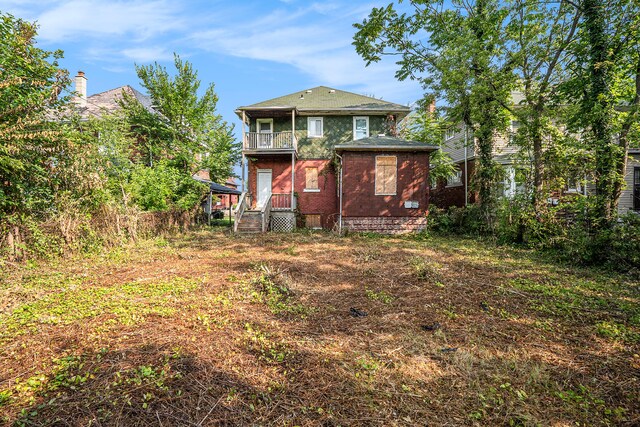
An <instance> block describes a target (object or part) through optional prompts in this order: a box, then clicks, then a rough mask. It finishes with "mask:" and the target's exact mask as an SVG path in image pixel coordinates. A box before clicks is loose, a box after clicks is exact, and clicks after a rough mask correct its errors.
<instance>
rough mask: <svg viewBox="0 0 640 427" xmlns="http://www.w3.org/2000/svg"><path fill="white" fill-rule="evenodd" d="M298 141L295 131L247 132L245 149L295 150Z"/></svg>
mask: <svg viewBox="0 0 640 427" xmlns="http://www.w3.org/2000/svg"><path fill="white" fill-rule="evenodd" d="M296 147H297V141H296V138H295V135H294V134H293V132H246V133H245V134H244V144H243V148H244V149H245V150H257V151H260V150H267V151H268V150H295V149H296Z"/></svg>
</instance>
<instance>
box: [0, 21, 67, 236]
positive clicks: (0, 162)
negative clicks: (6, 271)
mask: <svg viewBox="0 0 640 427" xmlns="http://www.w3.org/2000/svg"><path fill="white" fill-rule="evenodd" d="M36 30H37V28H36V26H35V24H32V23H29V22H26V21H23V20H21V19H18V18H15V17H13V16H11V15H7V14H4V15H0V226H2V228H5V227H8V228H9V230H8V233H7V235H6V236H7V237H6V239H7V241H8V243H9V247H10V248H12V247H13V246H14V241H15V239H19V234H20V231H19V223H20V218H21V217H22V216H24V215H26V214H31V213H38V214H42V213H43V212H48V211H50V210H51V202H52V200H53V193H54V187H55V185H56V181H57V178H58V176H59V175H58V174H57V173H56V168H57V162H58V161H59V160H60V159H61V158H62V157H64V156H65V155H66V154H65V144H66V140H65V138H63V137H61V134H60V132H59V130H58V126H57V125H56V124H55V123H53V122H52V118H53V117H54V116H55V113H56V111H57V110H58V109H59V108H60V107H61V106H62V105H63V104H64V103H65V101H66V98H64V97H60V96H59V94H60V92H61V91H62V89H64V88H65V87H66V86H67V85H68V83H69V81H68V78H67V74H66V72H64V71H62V70H60V69H59V68H58V63H57V61H58V59H59V58H61V57H62V52H61V51H56V52H47V51H44V50H42V49H39V48H37V47H35V42H34V38H35V36H36V33H37V31H36ZM9 224H11V227H9ZM5 230H6V228H5Z"/></svg>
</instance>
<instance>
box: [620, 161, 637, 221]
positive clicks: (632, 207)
mask: <svg viewBox="0 0 640 427" xmlns="http://www.w3.org/2000/svg"><path fill="white" fill-rule="evenodd" d="M624 180H625V182H626V183H627V185H626V187H625V189H624V190H623V191H622V194H621V195H620V200H619V202H618V213H620V214H621V215H624V214H626V213H628V212H637V213H640V148H630V149H629V157H628V160H627V173H626V175H625V177H624Z"/></svg>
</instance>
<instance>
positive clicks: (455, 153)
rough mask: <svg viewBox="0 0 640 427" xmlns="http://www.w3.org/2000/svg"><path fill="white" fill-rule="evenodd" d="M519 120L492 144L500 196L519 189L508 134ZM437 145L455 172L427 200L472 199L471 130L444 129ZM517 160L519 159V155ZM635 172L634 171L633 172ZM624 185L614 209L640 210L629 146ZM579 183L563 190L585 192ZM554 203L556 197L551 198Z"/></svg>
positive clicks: (638, 160) (636, 155)
mask: <svg viewBox="0 0 640 427" xmlns="http://www.w3.org/2000/svg"><path fill="white" fill-rule="evenodd" d="M521 97H522V95H521V94H520V93H518V92H514V93H513V94H512V98H513V102H514V104H517V103H519V102H520V100H521V99H522V98H521ZM518 126H519V123H518V122H517V121H512V122H511V124H510V128H509V130H508V131H507V132H506V134H502V135H496V137H495V140H494V148H493V159H494V161H495V162H496V163H498V164H500V165H502V166H503V167H504V172H505V173H504V176H505V178H504V181H503V182H500V183H499V184H498V187H497V188H496V191H497V192H498V193H499V195H500V196H502V197H513V196H515V195H516V194H517V193H518V192H519V191H521V189H522V184H521V182H520V179H519V176H518V168H517V166H516V160H517V159H516V157H517V156H518V154H519V147H518V146H516V145H515V144H512V143H511V136H512V135H514V134H515V133H516V132H517V130H518ZM443 139H444V140H443V142H442V145H441V149H442V150H443V151H444V152H446V153H448V154H449V155H450V156H451V159H452V160H453V162H454V163H455V164H456V166H457V169H458V171H457V173H456V174H455V175H454V176H452V177H450V178H449V179H448V180H447V181H446V182H439V183H438V184H437V185H436V187H435V188H433V189H432V197H431V202H432V203H433V204H434V205H436V206H438V207H441V208H448V207H450V206H458V207H461V206H465V205H466V204H470V203H475V202H476V199H477V196H476V193H475V192H474V191H473V190H472V189H471V183H472V181H473V175H474V173H475V169H476V160H477V157H476V146H475V143H474V139H473V137H472V136H471V132H470V131H469V132H465V128H464V126H462V125H459V126H454V127H451V128H450V129H448V130H446V131H445V135H444V138H443ZM520 160H521V159H520ZM634 173H635V174H637V175H634ZM625 180H626V182H627V186H626V188H625V189H624V191H623V192H622V195H621V197H620V202H619V205H618V213H619V214H621V215H624V214H626V213H628V212H630V211H635V212H640V205H639V203H638V199H637V197H639V196H638V188H639V187H638V185H639V182H640V150H639V149H631V150H629V159H628V163H627V174H626V176H625ZM586 187H587V188H585V186H581V185H580V184H578V183H575V184H571V183H570V184H569V185H568V187H567V188H566V189H564V193H565V194H571V193H573V194H575V193H581V194H586V193H588V191H590V190H591V186H590V185H587V186H586ZM552 200H553V202H554V203H557V199H552Z"/></svg>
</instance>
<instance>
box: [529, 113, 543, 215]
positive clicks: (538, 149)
mask: <svg viewBox="0 0 640 427" xmlns="http://www.w3.org/2000/svg"><path fill="white" fill-rule="evenodd" d="M533 114H534V118H533V123H532V125H531V139H532V143H533V208H534V210H535V211H536V212H538V211H539V210H540V209H539V208H540V207H541V205H542V203H543V201H544V200H545V197H544V195H543V194H542V193H543V180H544V164H543V160H542V129H541V128H542V123H541V122H540V117H541V115H542V111H541V108H540V107H539V106H536V107H534V109H533Z"/></svg>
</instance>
